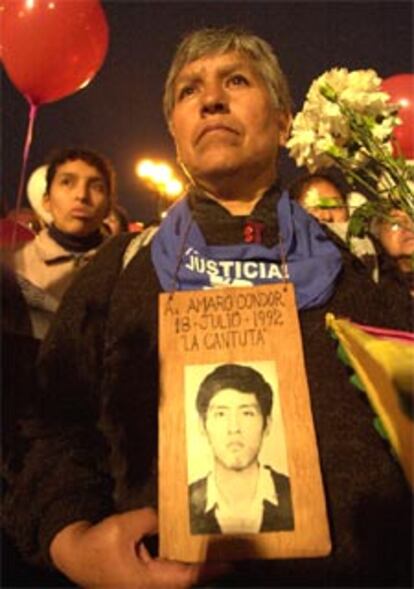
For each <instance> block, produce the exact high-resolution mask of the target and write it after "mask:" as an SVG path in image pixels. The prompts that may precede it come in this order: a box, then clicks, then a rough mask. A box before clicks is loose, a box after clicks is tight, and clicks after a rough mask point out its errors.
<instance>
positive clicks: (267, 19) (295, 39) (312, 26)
mask: <svg viewBox="0 0 414 589" xmlns="http://www.w3.org/2000/svg"><path fill="white" fill-rule="evenodd" d="M103 5H104V10H105V13H106V15H107V20H108V24H109V31H110V47H109V50H108V53H107V56H106V59H105V62H104V64H103V67H102V69H101V70H100V71H99V73H98V74H97V76H96V77H95V78H94V80H93V81H92V83H91V84H90V85H89V86H88V87H87V88H86V89H84V90H82V91H80V92H78V93H76V94H74V95H72V96H69V97H67V98H65V99H63V100H60V101H58V102H54V103H50V104H45V105H43V106H41V107H40V109H39V114H38V117H37V122H36V127H35V134H34V139H33V144H32V149H31V153H30V159H29V166H28V171H29V174H30V172H31V171H33V170H34V169H35V168H36V167H37V166H39V165H41V164H42V163H43V158H44V157H45V156H46V155H47V154H48V152H49V151H50V150H51V149H53V148H54V147H58V146H64V145H76V144H79V145H87V146H89V147H92V148H94V149H97V150H98V151H101V152H103V153H105V154H106V155H107V156H108V157H109V158H110V159H111V160H112V161H113V163H114V165H115V168H116V171H117V175H118V188H119V199H120V201H121V203H122V204H123V205H124V206H126V207H127V209H128V210H129V211H130V213H131V214H132V216H133V217H135V218H139V219H141V220H144V221H148V220H149V219H150V218H151V217H153V216H154V214H155V210H156V203H155V198H154V196H153V195H152V194H151V193H150V192H149V191H147V190H146V189H144V188H143V186H142V184H140V183H139V181H138V180H137V178H136V176H135V174H134V164H135V162H136V160H137V159H138V158H140V157H143V156H149V157H164V158H168V159H169V160H170V161H173V160H174V149H173V145H172V142H171V140H170V138H169V136H168V133H167V130H166V126H165V123H164V120H163V116H162V110H161V98H162V89H163V83H164V78H165V75H166V72H167V69H168V66H169V61H170V59H171V56H172V54H173V51H174V48H175V46H176V44H177V42H178V41H179V39H180V37H181V36H182V35H183V33H185V32H187V31H189V30H192V29H194V28H199V27H201V26H207V25H227V24H234V23H236V24H239V25H244V26H246V27H248V28H249V29H250V30H252V31H253V32H255V33H257V34H259V35H261V36H263V37H264V38H265V39H267V40H268V41H269V42H270V43H271V44H272V45H273V47H274V48H275V49H276V51H277V53H278V55H279V58H280V61H281V64H282V67H283V69H284V71H285V73H286V74H287V76H288V78H289V80H290V83H291V87H292V94H293V98H294V101H295V103H296V107H297V108H298V109H299V108H300V107H301V105H302V102H303V99H304V96H305V93H306V91H307V89H308V87H309V85H310V83H311V81H312V80H313V79H314V78H315V77H316V76H318V75H320V74H322V73H323V72H324V71H325V70H327V69H329V68H332V67H335V66H339V67H346V68H348V69H364V68H374V69H375V70H377V72H378V73H379V75H380V76H381V77H383V78H386V77H388V76H391V75H394V74H397V73H402V72H410V71H412V70H413V33H412V31H413V3H412V2H411V1H410V0H409V1H399V0H391V1H375V0H372V1H352V2H349V1H348V2H340V1H334V0H330V1H326V0H325V1H316V2H315V1H302V2H296V1H295V0H285V1H269V2H258V1H255V2H251V1H249V2H248V1H245V2H232V1H227V2H213V1H211V2H210V1H207V2H206V1H204V2H200V1H190V2H175V1H170V2H154V1H147V2H117V1H113V2H104V4H103ZM27 115H28V105H27V103H26V101H25V99H24V98H23V97H22V96H21V95H20V94H19V92H18V91H17V90H16V89H15V88H14V86H13V85H12V84H11V83H10V82H9V80H8V78H7V77H6V76H5V75H2V163H3V165H2V195H3V196H5V197H6V199H7V202H8V206H9V207H12V206H14V204H15V198H16V194H17V185H18V179H19V174H20V167H21V159H22V151H23V142H24V138H25V133H26V125H27ZM282 169H283V170H284V175H285V178H289V177H290V176H291V175H292V174H293V166H292V165H290V164H289V162H288V161H287V158H286V157H284V158H283V159H282ZM24 204H25V203H24Z"/></svg>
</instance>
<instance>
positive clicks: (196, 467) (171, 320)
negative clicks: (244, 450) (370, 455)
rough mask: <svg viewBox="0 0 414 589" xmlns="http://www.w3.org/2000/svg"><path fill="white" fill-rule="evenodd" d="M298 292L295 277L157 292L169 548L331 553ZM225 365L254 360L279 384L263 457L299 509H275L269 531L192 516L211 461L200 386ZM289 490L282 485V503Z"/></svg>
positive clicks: (233, 555) (189, 553)
mask: <svg viewBox="0 0 414 589" xmlns="http://www.w3.org/2000/svg"><path fill="white" fill-rule="evenodd" d="M294 301H295V295H294V290H293V286H292V285H291V284H278V285H266V286H258V287H254V288H251V287H249V288H228V289H224V290H223V289H212V290H208V291H197V292H178V293H172V294H168V293H165V294H161V295H160V301H159V312H160V314H159V317H160V333H159V335H160V404H159V524H160V525H159V530H160V555H161V556H162V557H165V558H170V559H174V560H175V559H176V560H180V561H185V562H202V561H205V560H237V559H244V558H260V559H266V558H296V557H317V556H324V555H327V554H329V552H330V550H331V542H330V535H329V525H328V520H327V514H326V505H325V498H324V493H323V486H322V478H321V472H320V466H319V456H318V450H317V444H316V437H315V431H314V425H313V419H312V413H311V407H310V399H309V391H308V386H307V380H306V372H305V366H304V360H303V352H302V343H301V336H300V328H299V321H298V317H297V312H296V306H295V302H294ZM228 364H237V365H238V366H247V367H249V368H250V369H252V370H254V371H255V372H256V373H258V374H260V375H261V377H262V378H263V380H264V381H265V382H266V383H268V385H270V388H271V390H272V398H273V405H272V413H271V418H272V421H271V427H269V430H268V431H267V436H266V440H263V443H262V445H261V450H260V456H259V459H260V463H261V464H266V466H270V467H271V468H272V469H273V471H276V472H278V473H279V474H280V475H282V477H281V478H283V479H284V480H288V482H289V484H290V493H289V497H288V499H289V500H290V502H291V511H292V514H291V515H292V518H291V520H289V517H288V518H287V520H286V522H288V523H278V522H279V520H278V518H276V517H275V524H274V527H273V523H272V525H271V528H270V529H271V531H260V532H257V533H252V532H249V533H244V532H239V531H238V530H237V532H236V531H233V532H231V533H229V532H228V531H227V532H224V531H220V528H219V529H218V533H217V532H216V533H199V530H195V528H194V518H193V517H192V518H191V522H192V523H191V524H190V499H189V497H190V492H189V485H190V484H192V483H193V482H194V480H195V479H199V480H200V479H201V478H202V477H203V475H202V472H203V469H204V476H205V475H206V473H207V472H209V471H210V470H211V468H212V465H213V464H214V460H213V459H212V458H211V455H212V452H211V449H210V448H209V444H208V443H207V441H206V438H207V436H206V435H204V436H203V435H202V434H203V431H202V430H203V427H202V424H203V423H205V422H203V420H202V419H201V418H200V416H199V414H198V413H197V409H196V395H197V394H198V390H199V387H200V384H201V383H202V382H203V381H205V378H206V376H208V375H209V374H212V373H214V374H217V372H215V370H216V368H218V367H222V366H224V365H228ZM220 370H221V369H220ZM219 372H220V371H219ZM211 402H212V401H210V403H211ZM200 424H201V425H200ZM210 442H211V440H210ZM203 444H204V446H203ZM234 452H237V451H236V450H234ZM278 490H279V492H278ZM282 491H283V489H282V487H279V486H278V484H276V492H277V496H278V499H279V505H280V506H281V507H283V506H284V499H283V495H280V493H281V492H282ZM283 509H285V508H284V507H283ZM203 513H204V512H203ZM193 515H194V514H193ZM195 521H198V520H197V519H196V520H195ZM280 521H282V522H284V521H285V520H284V519H283V517H282V519H281V520H280ZM289 521H290V523H289ZM191 525H192V526H193V528H192V530H193V531H191V529H190V526H191ZM240 525H241V528H242V529H243V530H244V528H243V527H242V524H240ZM278 528H279V529H278Z"/></svg>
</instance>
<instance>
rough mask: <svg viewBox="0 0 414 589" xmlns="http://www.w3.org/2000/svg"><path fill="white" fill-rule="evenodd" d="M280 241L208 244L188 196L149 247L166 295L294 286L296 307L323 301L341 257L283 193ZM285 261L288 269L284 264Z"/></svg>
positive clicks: (332, 284) (335, 275) (167, 219)
mask: <svg viewBox="0 0 414 589" xmlns="http://www.w3.org/2000/svg"><path fill="white" fill-rule="evenodd" d="M277 217H278V222H279V227H280V233H281V240H280V243H279V244H277V245H275V246H273V247H270V248H268V247H266V246H264V245H261V244H256V243H254V244H245V243H242V244H237V245H226V246H216V245H214V246H211V245H207V244H206V241H205V239H204V237H203V235H202V233H201V231H200V229H199V227H198V226H197V224H196V222H195V221H194V220H193V218H192V215H191V211H190V208H189V206H188V201H187V198H184V199H183V200H181V201H179V202H178V203H177V204H176V205H174V206H173V207H172V208H171V209H170V211H169V213H168V215H167V218H166V219H165V220H164V221H163V223H162V224H161V226H160V228H159V230H158V231H157V233H156V235H155V236H154V238H153V240H152V244H151V255H152V262H153V265H154V268H155V271H156V273H157V275H158V278H159V280H160V283H161V286H162V288H163V289H164V291H167V292H168V291H173V290H201V289H206V288H212V287H221V288H225V287H227V286H250V285H253V284H269V283H274V282H281V281H283V280H285V279H288V280H290V281H291V282H293V284H294V286H295V292H296V303H297V305H298V308H299V309H308V308H310V307H316V306H318V305H322V304H323V303H325V302H326V301H327V300H328V299H329V298H330V296H331V295H332V293H333V290H334V287H335V280H336V278H337V276H338V274H339V272H340V271H341V268H342V259H341V254H340V253H339V251H338V249H337V248H336V246H335V245H334V244H333V243H332V242H331V241H330V240H329V238H328V237H327V236H326V234H325V233H324V232H323V230H322V228H321V227H320V226H319V224H318V223H317V222H316V221H315V220H314V219H313V218H312V217H311V216H310V215H308V214H307V213H306V212H305V211H304V210H303V209H302V208H301V207H300V206H299V205H298V204H297V203H295V202H293V201H292V200H291V199H290V198H289V195H288V193H287V192H284V193H283V195H282V196H281V198H280V199H279V201H278V203H277ZM284 261H286V263H287V268H286V267H285V266H284Z"/></svg>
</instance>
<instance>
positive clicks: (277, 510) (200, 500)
mask: <svg viewBox="0 0 414 589" xmlns="http://www.w3.org/2000/svg"><path fill="white" fill-rule="evenodd" d="M266 468H267V469H268V470H269V471H270V474H271V477H272V480H273V484H274V488H275V489H276V492H277V498H278V504H277V505H273V503H270V501H266V500H264V501H263V516H262V522H261V524H260V530H259V532H277V531H278V530H293V528H294V524H293V513H292V498H291V494H290V483H289V478H288V477H287V476H285V475H283V474H281V473H279V472H276V471H275V470H273V469H272V468H270V467H269V466H267V467H266ZM189 495H190V529H191V533H192V534H221V533H222V530H221V528H220V525H219V523H218V521H217V518H216V515H215V509H214V508H212V509H210V510H209V511H206V505H207V477H204V478H203V479H199V480H198V481H195V482H194V483H192V484H191V485H190V487H189Z"/></svg>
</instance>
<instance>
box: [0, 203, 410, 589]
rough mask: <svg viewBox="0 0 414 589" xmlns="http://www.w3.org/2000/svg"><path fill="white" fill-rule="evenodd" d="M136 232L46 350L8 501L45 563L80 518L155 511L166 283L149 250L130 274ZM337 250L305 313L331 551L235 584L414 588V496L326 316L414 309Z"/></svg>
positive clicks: (103, 257) (404, 319)
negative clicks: (337, 271) (340, 355)
mask: <svg viewBox="0 0 414 589" xmlns="http://www.w3.org/2000/svg"><path fill="white" fill-rule="evenodd" d="M192 206H193V214H194V216H195V218H196V220H197V222H198V224H199V226H200V228H201V229H202V231H203V234H204V235H205V237H206V239H207V241H210V242H211V241H212V240H213V239H214V240H215V243H223V242H225V243H229V241H230V242H231V241H232V242H233V243H237V242H238V241H242V239H243V228H244V224H245V219H244V218H239V217H231V216H230V215H229V214H228V213H227V212H226V211H225V210H224V209H222V207H220V206H219V205H217V204H216V203H214V202H213V201H210V202H203V200H202V199H200V202H198V204H195V203H192ZM266 206H267V203H266V199H264V200H263V202H261V203H259V205H258V206H257V207H256V209H255V211H254V212H253V214H252V217H253V218H258V219H259V220H261V219H263V220H264V221H265V222H266V228H267V229H268V232H267V233H268V235H267V236H266V231H265V235H264V237H265V239H267V238H269V236H270V237H271V236H272V234H273V235H277V219H274V218H273V217H272V216H271V211H270V209H269V210H267V209H266ZM273 209H274V206H272V208H271V210H273ZM131 238H132V236H129V235H123V236H120V237H119V238H117V239H115V240H113V241H112V242H111V243H109V244H107V245H105V246H104V247H103V248H102V249H101V251H100V252H98V254H97V256H96V257H95V258H94V259H93V260H92V261H91V263H90V264H89V265H88V266H87V267H86V268H85V270H83V271H82V272H81V273H80V274H79V275H78V276H77V278H76V279H75V282H74V283H73V285H72V287H71V288H70V289H69V291H68V292H67V293H66V294H65V296H64V299H63V302H62V305H61V308H60V310H59V312H58V315H57V318H56V321H55V323H54V325H53V327H52V329H51V331H50V333H49V335H48V337H47V339H46V341H45V342H44V344H43V348H42V351H41V357H40V371H39V372H40V384H41V387H42V389H41V390H42V392H41V393H40V394H39V396H38V399H37V401H38V410H37V419H34V420H31V421H29V422H27V423H26V424H25V428H24V430H25V435H26V436H27V437H28V438H29V439H30V441H31V450H30V452H29V454H28V455H27V457H26V462H25V468H24V469H23V471H22V472H21V473H20V475H19V476H18V477H17V479H16V480H14V482H13V489H12V490H11V491H10V493H8V495H7V497H6V500H5V518H6V523H7V526H8V529H9V530H10V532H11V533H13V535H14V537H15V538H16V541H17V543H18V544H19V546H20V549H21V550H22V551H23V552H24V553H25V554H26V557H27V558H30V559H31V560H32V561H34V562H39V563H40V562H47V560H48V548H49V544H50V542H51V540H52V538H53V537H54V536H55V534H56V533H57V532H58V531H59V530H61V529H62V528H63V527H65V526H66V525H68V524H70V523H72V522H74V521H76V520H85V519H87V520H90V521H92V522H96V521H98V520H100V519H101V518H103V517H105V516H106V515H109V514H111V513H113V512H114V511H118V512H121V511H124V510H128V509H131V508H137V507H140V506H144V505H155V504H156V496H157V493H156V463H157V462H156V457H157V414H158V396H157V383H158V363H157V353H158V351H157V330H158V317H157V295H158V293H159V292H160V285H159V281H158V278H157V275H156V273H155V270H154V268H153V266H152V262H151V256H150V248H149V247H145V248H142V249H141V250H140V251H139V252H138V253H137V255H136V256H135V257H134V258H133V259H132V261H131V262H130V263H129V265H128V266H127V268H126V269H125V270H124V271H123V272H121V268H122V258H123V254H124V250H125V247H126V245H127V243H128V242H129V240H130V239H131ZM338 247H340V248H342V253H343V259H344V268H343V271H342V272H341V275H340V277H339V279H338V282H337V287H336V291H335V293H334V295H333V296H332V298H331V299H330V300H329V302H328V303H327V304H325V305H323V306H322V307H320V308H313V309H310V310H307V311H303V312H300V314H299V316H300V323H301V329H302V337H303V346H304V354H305V362H306V368H307V373H308V381H309V385H310V393H311V403H312V411H313V416H314V421H315V428H316V433H317V440H318V447H319V454H320V460H321V468H322V477H323V481H324V486H325V492H326V499H327V504H328V514H329V521H330V527H331V534H332V540H333V552H332V554H331V555H330V556H329V557H327V558H322V559H293V560H285V561H267V562H263V563H261V564H260V567H257V566H255V565H254V563H253V564H252V563H249V562H244V563H239V564H238V565H237V567H238V568H237V569H236V570H235V573H234V577H233V580H232V583H233V584H234V585H236V586H237V585H241V584H243V585H246V584H249V583H251V585H252V586H265V585H273V584H274V583H275V584H276V585H277V586H283V585H285V586H309V585H316V586H321V585H328V586H333V585H336V586H351V585H354V586H361V585H370V584H372V585H375V586H380V585H396V586H402V585H406V584H407V585H409V584H410V583H411V548H412V544H411V542H412V530H411V521H412V516H411V510H412V496H411V494H410V492H409V488H408V485H407V483H406V481H405V480H404V477H403V475H402V472H401V469H400V467H399V465H398V463H397V462H396V461H395V460H394V458H393V456H392V455H391V453H390V451H389V449H388V447H387V444H386V443H385V442H384V440H383V439H381V437H380V436H379V435H378V434H377V432H376V430H375V429H374V427H373V413H372V411H371V408H370V406H369V404H368V402H367V400H366V398H365V397H364V395H363V394H361V393H359V392H358V391H357V390H356V389H355V388H354V387H353V386H352V385H351V384H350V383H349V380H348V374H347V371H346V368H345V367H344V366H343V365H342V364H341V363H340V361H339V360H338V359H337V356H336V342H335V341H334V340H333V339H332V338H331V337H330V336H329V334H328V333H327V332H326V330H325V326H324V325H325V324H324V321H325V314H326V312H328V311H329V312H333V313H334V314H336V315H340V316H346V317H349V318H351V319H353V320H354V321H357V322H361V323H368V324H375V325H382V326H388V327H394V328H400V329H410V325H409V323H410V317H411V315H410V307H409V305H410V302H409V298H408V296H405V295H404V294H403V293H402V292H400V291H399V290H398V289H397V288H395V286H394V285H393V284H392V283H391V284H390V285H389V284H387V283H386V281H385V280H384V281H383V283H382V285H381V288H380V289H379V288H377V287H376V286H375V285H374V284H373V283H372V281H371V279H370V278H369V276H368V275H367V274H366V272H365V270H364V268H363V266H362V265H361V263H360V262H359V261H358V260H357V259H356V258H354V257H353V256H352V255H351V254H349V252H348V251H347V250H346V248H345V247H343V246H341V244H339V245H338ZM171 526H175V522H174V521H172V522H171ZM238 575H240V576H238ZM249 579H250V580H249Z"/></svg>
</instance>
